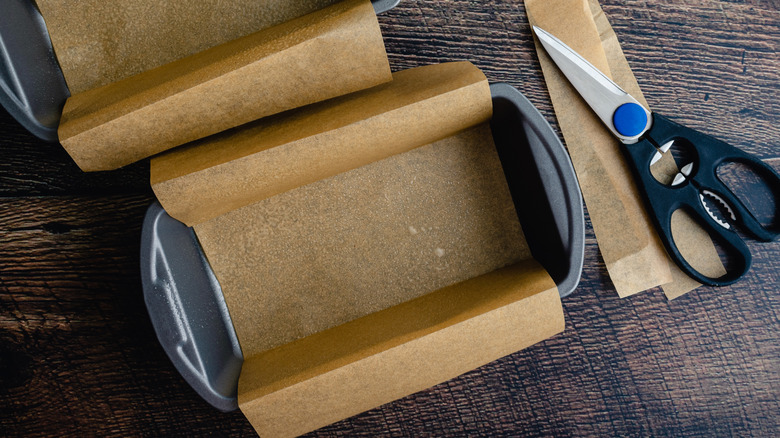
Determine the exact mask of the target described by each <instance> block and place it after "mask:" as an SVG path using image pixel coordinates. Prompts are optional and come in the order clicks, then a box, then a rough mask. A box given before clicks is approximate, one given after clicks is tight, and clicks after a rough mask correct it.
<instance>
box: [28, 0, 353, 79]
mask: <svg viewBox="0 0 780 438" xmlns="http://www.w3.org/2000/svg"><path fill="white" fill-rule="evenodd" d="M337 1H338V0H296V1H289V0H231V1H227V2H226V1H221V0H187V1H186V2H183V1H175V0H173V1H172V0H36V1H35V2H36V3H37V5H38V7H39V8H40V10H41V15H43V18H44V21H45V22H46V27H47V29H48V31H49V35H50V36H51V40H52V45H53V46H54V50H55V52H56V53H57V60H58V61H59V64H60V68H61V69H62V72H63V74H64V75H65V80H66V81H67V83H68V87H69V88H70V91H71V93H72V94H76V93H81V92H83V91H87V90H90V89H92V88H97V87H100V86H103V85H107V84H110V83H112V82H116V81H119V80H121V79H125V78H128V77H130V76H133V75H135V74H138V73H141V72H144V71H147V70H151V69H153V68H156V67H159V66H161V65H164V64H168V63H169V62H173V61H176V60H177V59H181V58H184V57H186V56H189V55H193V54H195V53H198V52H200V51H203V50H206V49H209V48H211V47H214V46H217V45H220V44H223V43H226V42H228V41H232V40H234V39H237V38H240V37H243V36H246V35H249V34H252V33H255V32H258V31H260V30H263V29H267V28H269V27H272V26H275V25H277V24H281V23H284V22H286V21H290V20H292V19H294V18H298V17H301V16H303V15H306V14H309V13H312V12H314V11H316V10H318V9H322V8H324V7H326V6H330V5H331V4H333V3H336V2H337Z"/></svg>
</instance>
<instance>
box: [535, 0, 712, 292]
mask: <svg viewBox="0 0 780 438" xmlns="http://www.w3.org/2000/svg"><path fill="white" fill-rule="evenodd" d="M525 5H526V12H527V13H528V18H529V21H530V22H531V24H532V25H537V26H539V27H541V28H543V29H545V30H547V31H548V32H551V33H552V34H553V35H555V36H556V37H558V38H559V39H561V40H562V41H563V42H564V43H566V44H567V45H569V46H570V47H571V48H572V49H574V50H575V51H577V52H578V53H580V54H581V55H582V56H583V57H585V58H586V59H587V60H588V61H590V62H591V63H592V64H593V65H594V66H596V67H597V68H599V69H600V70H601V71H602V72H604V73H605V74H606V75H608V76H610V77H611V78H612V79H613V80H614V81H615V82H617V83H618V85H620V86H621V87H622V88H623V89H624V90H626V91H627V92H628V93H630V94H631V95H633V96H634V97H636V98H637V100H639V101H640V102H641V103H643V104H644V105H645V106H647V103H646V101H645V100H644V96H643V95H642V92H641V90H640V89H639V85H638V83H637V81H636V79H635V78H634V75H633V73H632V72H631V69H630V67H629V66H628V62H627V61H626V59H625V57H624V56H623V52H622V50H621V48H620V44H619V42H618V40H617V36H616V35H615V33H614V31H613V30H612V27H611V26H610V25H609V22H608V21H607V19H606V16H605V15H604V13H603V12H602V10H601V8H600V7H599V5H598V2H597V1H595V0H592V1H590V2H588V1H587V0H525ZM537 53H538V54H539V59H540V62H541V65H542V70H543V72H544V75H545V80H546V82H547V88H548V90H549V92H550V97H551V99H552V101H553V106H554V108H555V112H556V116H557V118H558V122H559V124H560V127H561V131H562V132H563V135H564V138H565V139H566V145H567V148H568V150H569V154H570V155H571V158H572V162H573V164H574V167H575V169H576V170H577V176H578V179H579V182H580V187H581V188H582V192H583V197H584V198H585V202H586V204H587V206H588V212H589V214H590V218H591V222H592V224H593V229H594V231H595V233H596V238H597V239H598V243H599V249H600V251H601V254H602V257H603V258H604V262H605V264H606V266H607V270H608V271H609V275H610V278H611V279H612V282H613V284H614V285H615V288H616V290H617V292H618V294H619V295H620V296H621V297H626V296H629V295H632V294H635V293H637V292H640V291H643V290H646V289H649V288H651V287H654V286H659V285H667V286H664V288H665V290H667V288H668V290H667V295H668V296H669V297H670V298H674V297H675V296H679V295H680V294H682V293H684V291H687V290H690V289H692V288H694V287H696V286H697V285H698V283H696V282H695V281H693V280H691V279H690V278H688V277H687V276H685V275H684V274H682V273H681V272H680V271H679V269H677V267H676V266H675V265H673V264H671V262H670V261H669V258H668V256H667V255H666V252H665V250H664V248H663V245H662V244H661V242H660V240H659V239H658V237H657V234H656V233H655V228H654V226H653V224H652V221H651V219H650V218H649V216H648V215H647V213H646V210H645V209H644V206H643V204H642V202H643V201H642V198H641V196H640V195H639V192H638V190H637V187H636V184H635V182H634V178H633V175H632V173H631V171H630V169H629V168H628V165H627V163H626V162H625V161H624V159H623V153H622V151H621V150H620V147H621V145H620V143H619V141H618V140H617V139H615V138H614V137H613V136H612V135H611V134H610V133H609V131H608V130H607V128H606V127H604V126H603V124H602V123H601V121H600V120H599V119H598V118H597V117H596V116H595V114H594V113H593V112H592V110H591V109H590V107H588V106H587V104H586V103H585V102H584V101H583V100H582V99H581V98H580V96H579V94H578V93H577V91H576V90H575V89H574V88H573V87H572V86H571V85H570V84H569V82H568V81H567V79H566V78H565V77H564V76H563V74H562V73H561V72H560V71H559V70H558V68H557V66H556V65H555V64H554V63H553V62H552V60H551V59H550V58H549V56H548V55H547V53H546V52H545V51H544V48H542V47H541V46H540V45H539V44H538V43H537ZM665 159H666V163H665V166H664V168H663V170H661V171H660V173H662V174H665V175H669V174H673V173H674V171H675V168H674V162H673V160H672V159H671V157H670V156H669V157H666V158H665ZM676 219H678V220H676V221H675V223H676V226H685V227H690V228H691V230H690V232H682V233H677V234H679V235H680V236H690V237H692V238H689V239H686V241H685V242H678V244H681V245H690V244H691V243H693V244H695V246H697V247H701V250H700V252H701V253H702V254H703V257H705V258H708V260H716V261H717V262H716V263H717V264H720V261H719V259H717V253H716V252H715V251H714V247H712V245H711V242H709V241H708V240H707V239H704V241H702V239H700V238H699V237H700V236H701V235H700V233H697V230H696V229H695V228H698V227H696V226H695V224H694V223H693V222H692V221H691V220H690V219H688V220H686V219H685V218H676ZM698 231H700V230H698ZM700 232H701V231H700ZM708 243H709V245H708ZM708 246H709V247H708ZM713 257H714V259H713ZM721 269H722V266H721ZM673 271H674V273H675V275H673ZM673 280H674V282H673Z"/></svg>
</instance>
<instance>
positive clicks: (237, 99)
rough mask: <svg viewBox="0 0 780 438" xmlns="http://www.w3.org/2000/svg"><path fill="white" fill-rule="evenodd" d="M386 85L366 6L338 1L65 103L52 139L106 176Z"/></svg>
mask: <svg viewBox="0 0 780 438" xmlns="http://www.w3.org/2000/svg"><path fill="white" fill-rule="evenodd" d="M390 79H391V75H390V67H389V64H388V61H387V55H386V53H385V47H384V42H383V40H382V35H381V32H380V30H379V24H378V22H377V19H376V15H375V14H374V9H373V6H372V5H371V2H370V1H369V0H346V1H343V2H339V3H337V4H335V5H333V6H330V7H328V8H325V9H322V10H320V11H317V12H314V13H311V14H309V15H305V16H303V17H300V18H298V19H295V20H292V21H288V22H285V23H283V24H280V25H278V26H275V27H272V28H269V29H266V30H263V31H260V32H257V33H254V34H251V35H248V36H245V37H242V38H239V39H237V40H234V41H231V42H228V43H225V44H222V45H219V46H216V47H213V48H211V49H208V50H205V51H203V52H199V53H197V54H195V55H192V56H189V57H186V58H182V59H179V60H177V61H174V62H172V63H169V64H166V65H163V66H161V67H158V68H155V69H153V70H149V71H146V72H144V73H140V74H138V75H135V76H132V77H129V78H127V79H123V80H121V81H118V82H114V83H111V84H109V85H106V86H103V87H100V88H96V89H92V90H89V91H85V92H83V93H79V94H75V95H73V96H72V97H71V98H69V99H68V100H67V102H66V103H65V108H64V109H63V115H62V120H61V122H60V127H59V131H58V133H59V137H60V142H61V143H62V145H63V146H64V147H65V149H66V150H67V151H68V153H69V154H70V155H71V157H73V159H74V160H75V161H76V163H77V164H78V165H79V167H81V168H82V169H83V170H86V171H93V170H109V169H114V168H117V167H121V166H124V165H126V164H129V163H132V162H134V161H137V160H140V159H142V158H145V157H148V156H151V155H154V154H157V153H159V152H162V151H164V150H167V149H170V148H173V147H175V146H178V145H180V144H184V143H187V142H189V141H192V140H196V139H199V138H203V137H206V136H208V135H211V134H214V133H217V132H221V131H224V130H226V129H229V128H232V127H235V126H238V125H241V124H244V123H247V122H250V121H253V120H256V119H258V118H261V117H265V116H268V115H271V114H276V113H279V112H282V111H285V110H288V109H291V108H297V107H300V106H304V105H307V104H310V103H314V102H318V101H322V100H325V99H328V98H331V97H335V96H340V95H343V94H347V93H350V92H353V91H357V90H361V89H365V88H369V87H372V86H374V85H378V84H380V83H383V82H387V81H389V80H390Z"/></svg>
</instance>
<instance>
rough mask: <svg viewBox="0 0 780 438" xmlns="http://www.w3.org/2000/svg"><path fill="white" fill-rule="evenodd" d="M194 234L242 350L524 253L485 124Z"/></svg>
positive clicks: (234, 214)
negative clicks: (223, 301) (225, 306)
mask: <svg viewBox="0 0 780 438" xmlns="http://www.w3.org/2000/svg"><path fill="white" fill-rule="evenodd" d="M195 233H196V235H197V236H198V240H199V241H200V244H201V246H202V247H203V251H204V253H205V254H206V256H207V257H208V260H209V263H210V264H211V267H212V268H213V269H214V273H215V274H216V276H217V279H218V280H219V283H220V285H221V286H222V292H223V294H224V296H225V301H226V302H227V306H228V309H229V310H230V315H231V318H232V320H233V326H234V327H235V329H236V333H237V335H238V339H239V342H240V343H241V349H242V351H243V352H244V355H245V356H251V355H254V354H257V353H260V352H262V351H265V350H268V349H270V348H273V347H277V346H279V345H282V344H286V343H288V342H291V341H293V340H295V339H298V338H301V337H304V336H307V335H310V334H313V333H316V332H319V331H322V330H325V329H328V328H330V327H334V326H337V325H339V324H343V323H345V322H347V321H351V320H353V319H356V318H358V317H361V316H364V315H367V314H369V313H372V312H376V311H378V310H381V309H384V308H387V307H390V306H393V305H396V304H399V303H402V302H404V301H408V300H410V299H412V298H416V297H418V296H420V295H423V294H425V293H428V292H431V291H434V290H436V289H439V288H442V287H444V286H448V285H450V284H453V283H456V282H459V281H463V280H466V279H469V278H472V277H476V276H479V275H482V274H485V273H488V272H491V271H493V270H495V269H498V268H501V267H504V266H507V265H509V264H512V263H514V262H517V261H519V260H521V259H528V258H530V252H529V250H528V247H527V245H526V243H525V239H524V237H523V234H522V230H521V228H520V223H519V221H518V219H517V214H516V213H515V210H514V204H513V203H512V199H511V195H510V193H509V189H508V188H507V186H506V179H505V177H504V174H503V171H502V169H501V163H500V162H499V160H498V155H497V153H496V151H495V146H494V145H493V142H492V136H491V133H490V128H489V127H488V126H487V125H486V124H481V125H479V126H478V127H476V128H472V129H470V130H467V131H465V132H463V133H461V134H457V135H454V136H451V137H448V138H446V139H444V140H440V141H438V142H435V143H433V144H431V145H428V146H424V147H421V148H418V149H415V150H411V151H409V152H406V153H403V154H398V155H395V156H392V157H390V158H387V159H385V160H382V161H377V162H375V163H372V164H369V165H366V166H363V167H360V168H357V169H354V170H352V171H350V172H347V173H342V174H340V175H336V176H333V177H331V178H328V179H324V180H321V181H317V182H315V183H312V184H309V185H306V186H303V187H299V188H297V189H294V190H291V191H288V192H286V193H283V194H280V195H277V196H274V197H271V198H268V199H265V200H263V201H260V202H257V203H254V204H252V205H249V206H246V207H243V208H241V209H238V210H234V211H231V212H229V213H227V214H224V215H222V216H219V217H217V218H214V219H211V220H209V221H207V222H204V223H202V224H199V225H196V226H195Z"/></svg>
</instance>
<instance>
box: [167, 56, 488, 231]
mask: <svg viewBox="0 0 780 438" xmlns="http://www.w3.org/2000/svg"><path fill="white" fill-rule="evenodd" d="M491 114H492V102H491V98H490V89H489V86H488V83H487V80H486V79H485V75H484V74H483V73H482V72H481V71H480V70H479V69H478V68H477V67H475V66H474V65H473V64H471V63H468V62H459V63H447V64H439V65H432V66H425V67H420V68H415V69H411V70H406V71H402V72H399V73H395V74H394V75H393V81H392V82H389V83H387V84H383V85H380V86H378V87H375V88H372V89H369V90H365V91H361V92H358V93H354V94H351V95H349V96H344V97H341V98H337V99H332V100H329V101H326V102H322V103H319V104H316V105H312V106H310V107H306V108H300V109H297V110H295V111H290V112H287V113H284V114H280V115H278V116H276V117H270V118H266V119H262V120H259V121H256V122H253V123H251V124H249V125H246V126H242V127H240V128H237V129H235V130H232V131H230V132H226V133H223V134H220V135H216V136H213V137H210V138H207V139H204V140H202V141H200V142H197V143H196V144H193V145H188V146H186V147H184V148H179V149H177V150H174V151H170V152H168V153H166V154H163V155H161V156H159V157H155V158H154V159H153V160H152V163H151V181H152V188H153V189H154V192H155V194H156V195H157V199H159V200H160V202H161V204H162V205H163V207H164V208H165V209H166V211H167V212H168V213H169V214H170V215H171V216H172V217H174V218H176V219H178V220H180V221H182V222H184V223H186V224H187V225H190V226H191V225H194V224H198V223H201V222H204V221H206V220H209V219H211V218H214V217H216V216H219V215H221V214H224V213H227V212H228V211H231V210H235V209H237V208H240V207H243V206H245V205H249V204H251V203H253V202H257V201H259V200H262V199H265V198H269V197H271V196H274V195H277V194H279V193H282V192H285V191H287V190H290V189H293V188H295V187H300V186H303V185H306V184H309V183H311V182H314V181H318V180H321V179H324V178H328V177H330V176H332V175H335V174H337V173H341V172H345V171H347V170H350V169H354V168H357V167H360V166H363V165H365V164H368V163H371V162H374V161H378V160H381V159H383V158H386V157H388V156H391V155H394V154H398V153H401V152H405V151H408V150H410V149H413V148H416V147H418V146H422V145H425V144H428V143H431V142H433V141H436V140H439V139H442V138H444V137H447V136H449V135H452V134H453V133H455V132H457V131H459V130H462V129H464V127H468V126H474V125H476V124H478V123H481V122H483V121H486V120H488V119H489V118H490V116H491Z"/></svg>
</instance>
